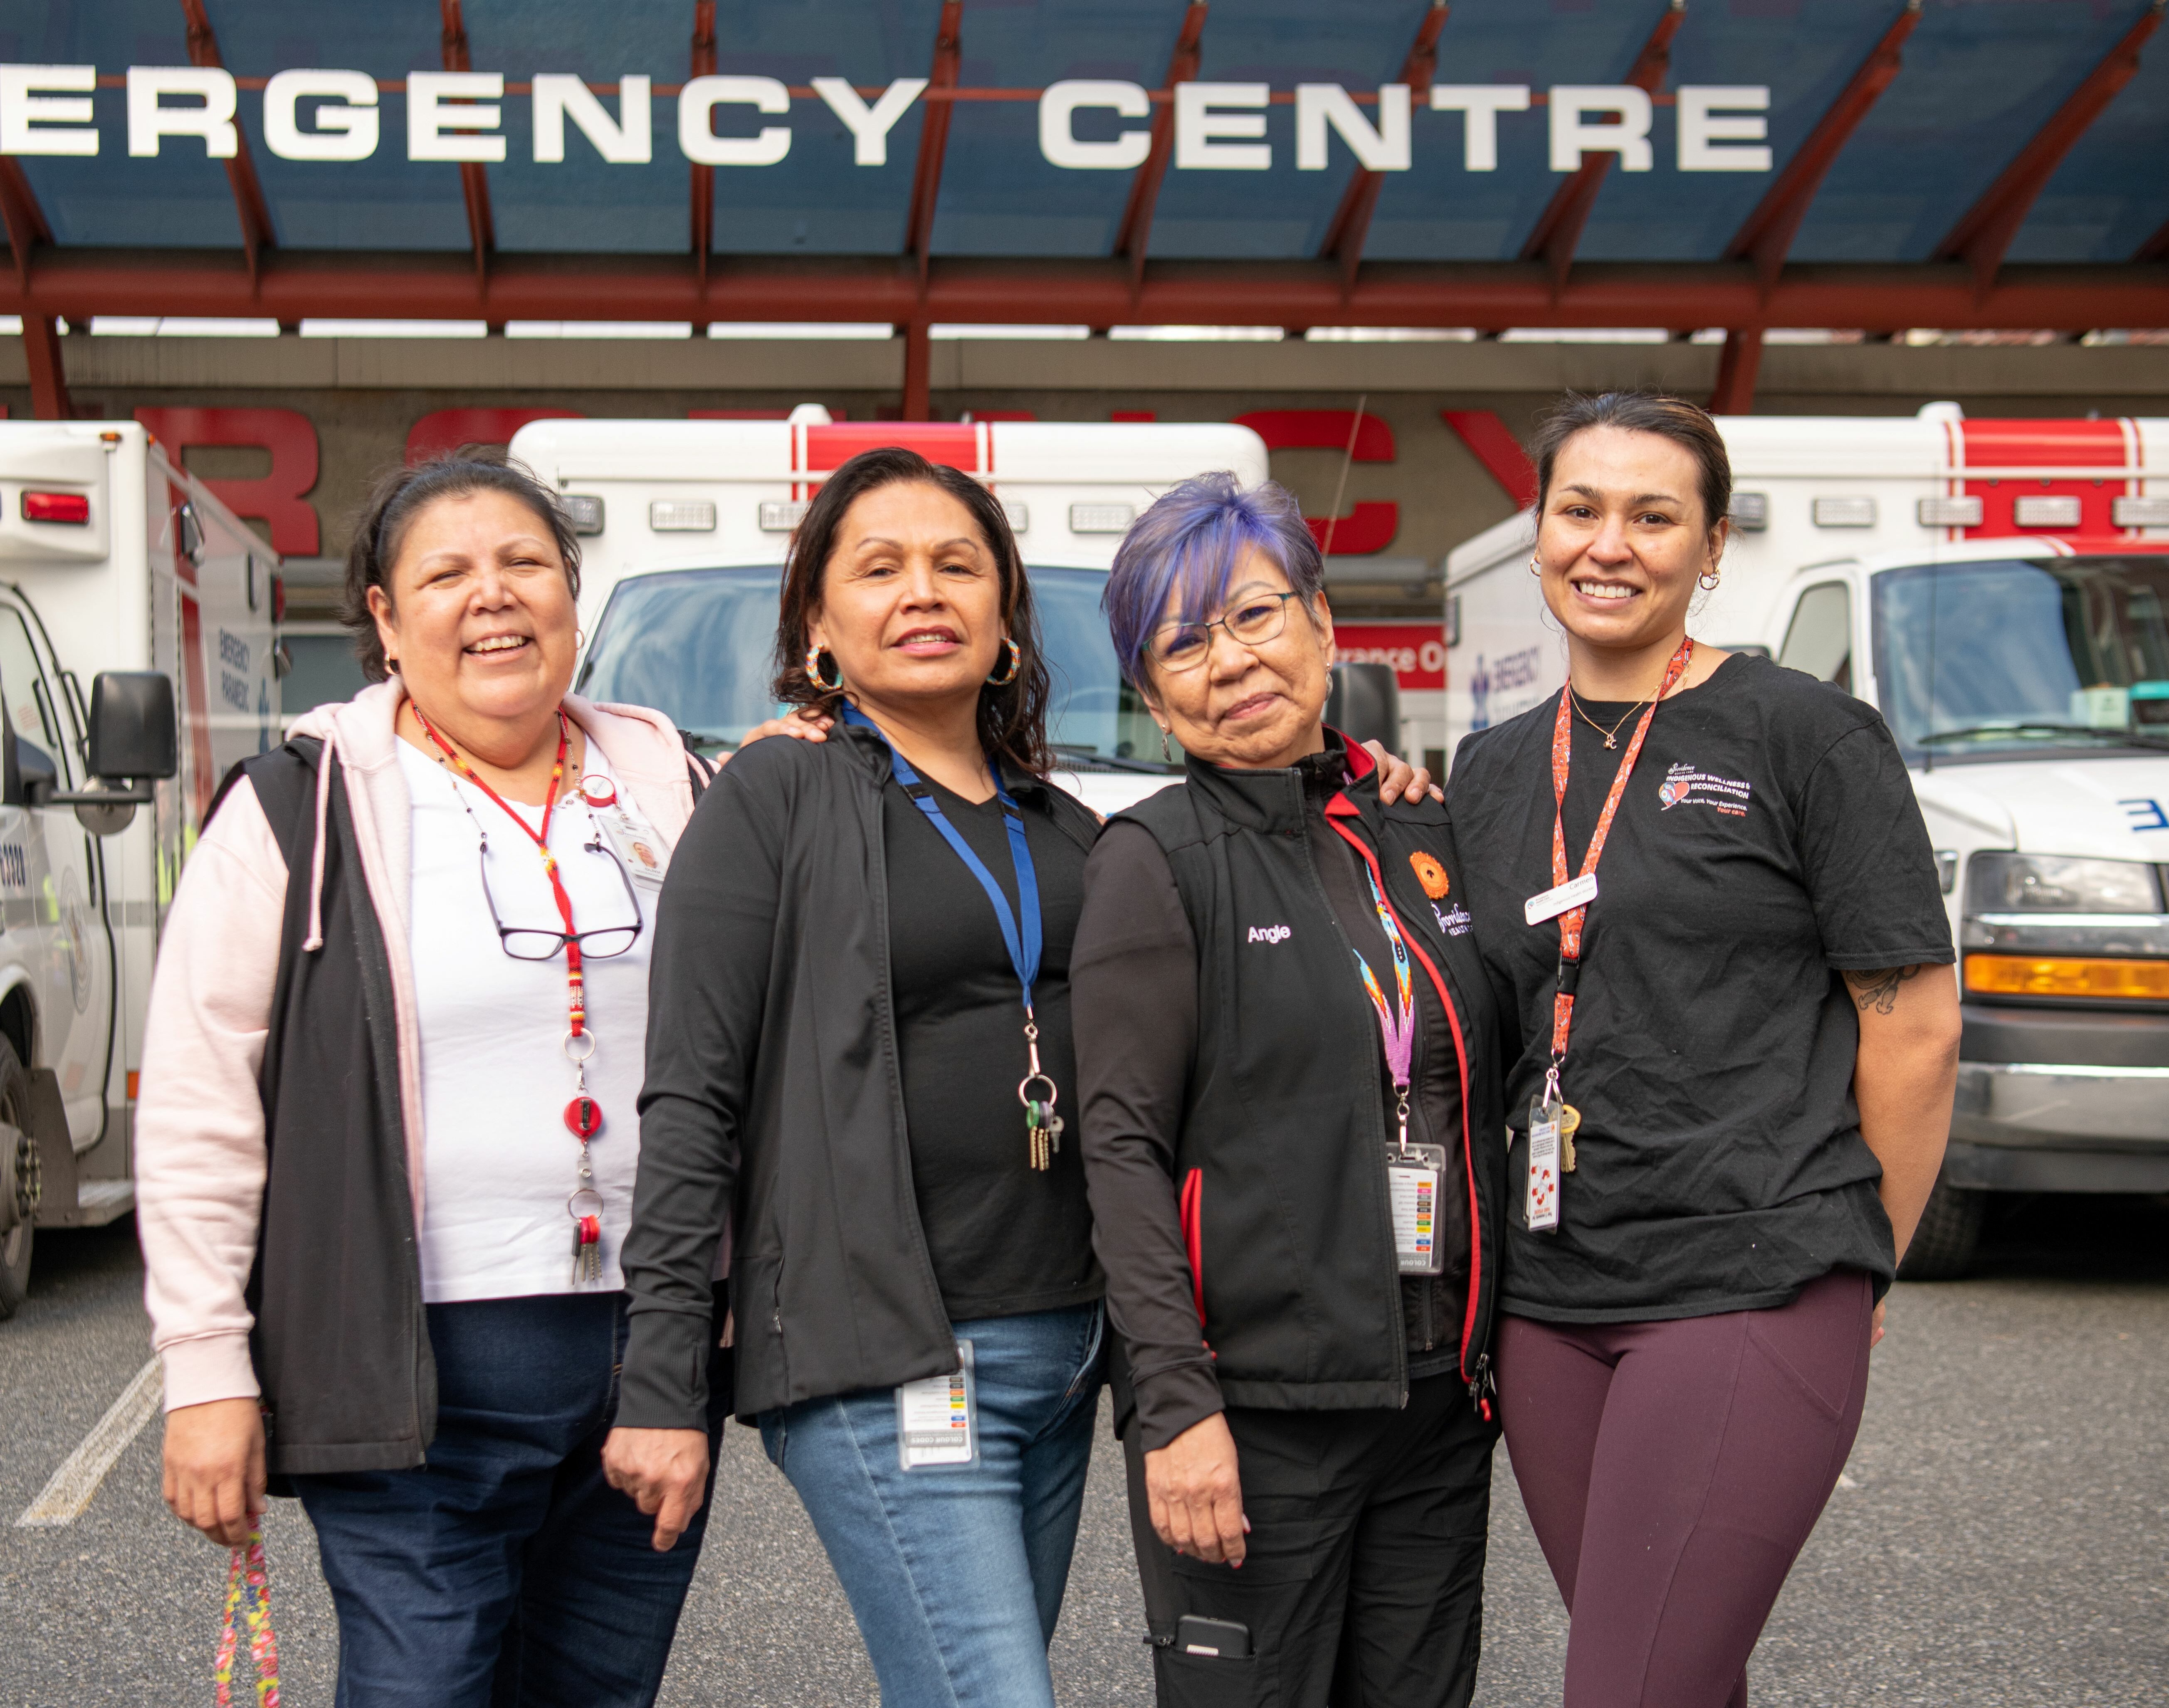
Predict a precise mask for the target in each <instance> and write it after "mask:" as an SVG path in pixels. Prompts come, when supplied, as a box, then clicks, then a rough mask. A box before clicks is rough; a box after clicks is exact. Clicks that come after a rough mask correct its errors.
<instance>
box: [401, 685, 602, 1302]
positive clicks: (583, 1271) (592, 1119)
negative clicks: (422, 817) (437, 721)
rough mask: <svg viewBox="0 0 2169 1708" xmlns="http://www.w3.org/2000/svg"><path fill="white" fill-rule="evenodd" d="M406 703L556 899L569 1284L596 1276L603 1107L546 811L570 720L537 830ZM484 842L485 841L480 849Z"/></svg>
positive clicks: (561, 726) (568, 902)
mask: <svg viewBox="0 0 2169 1708" xmlns="http://www.w3.org/2000/svg"><path fill="white" fill-rule="evenodd" d="M407 703H408V705H413V707H414V719H415V721H416V722H418V723H419V724H420V725H421V726H422V732H423V733H424V735H426V736H428V737H429V739H430V740H431V741H432V742H435V743H436V745H437V750H438V751H439V752H440V753H442V754H443V755H444V756H445V762H446V763H447V764H450V766H451V768H452V769H454V770H456V771H457V772H458V773H459V774H460V775H461V776H462V777H464V778H466V780H467V781H468V782H470V783H472V784H473V785H475V787H476V788H477V789H479V790H482V793H483V794H485V795H488V797H489V798H490V799H491V800H492V801H495V802H496V803H497V804H498V806H499V807H501V808H502V809H503V810H504V816H505V817H507V818H509V819H510V820H511V821H512V822H514V824H516V825H518V826H519V827H520V833H521V834H522V835H524V836H525V837H526V838H527V839H528V840H529V841H530V842H531V843H534V844H535V846H536V849H537V850H538V851H539V852H540V853H541V856H542V872H543V875H544V876H546V878H548V879H549V881H550V893H551V895H552V897H553V898H554V899H555V900H556V902H557V917H558V918H561V919H562V920H563V921H564V922H565V984H566V988H567V992H568V996H567V1006H568V1012H569V1016H570V1018H569V1020H568V1026H567V1030H566V1033H565V1055H566V1056H567V1058H568V1060H569V1061H570V1062H572V1064H573V1100H572V1101H571V1102H570V1103H568V1104H566V1105H565V1126H566V1130H567V1131H569V1132H570V1133H571V1134H572V1135H573V1137H574V1138H576V1139H578V1141H580V1168H579V1177H578V1178H579V1183H580V1184H578V1186H576V1187H575V1188H574V1189H573V1194H572V1196H570V1197H569V1198H568V1199H567V1200H565V1213H566V1214H567V1215H568V1216H571V1217H572V1218H573V1284H574V1285H578V1284H579V1283H580V1282H582V1281H593V1280H599V1279H600V1277H601V1274H602V1239H603V1221H602V1208H603V1200H602V1195H601V1194H600V1193H599V1192H597V1191H596V1190H595V1188H594V1170H593V1168H591V1167H590V1166H589V1154H588V1147H589V1143H590V1142H591V1141H593V1140H594V1136H595V1135H596V1134H597V1133H599V1132H600V1131H602V1125H603V1112H602V1109H601V1108H600V1105H599V1104H597V1103H596V1102H595V1100H594V1099H593V1098H591V1097H589V1095H588V1069H587V1063H588V1060H589V1057H590V1056H593V1055H594V1053H595V1040H594V1034H593V1033H592V1032H590V1031H589V1030H588V1009H587V998H586V995H585V984H586V981H585V977H584V974H583V973H582V971H581V962H580V939H579V937H578V934H577V933H576V930H575V928H574V927H573V897H572V895H571V892H570V891H568V890H567V889H566V888H565V880H564V878H563V877H562V875H560V874H559V872H558V870H557V855H555V854H552V853H551V852H550V815H551V814H552V812H553V811H556V810H557V790H558V789H559V787H560V786H561V785H562V784H563V782H564V780H565V756H566V755H567V753H569V752H570V751H571V750H572V745H573V728H572V725H571V723H570V722H569V721H568V720H567V719H566V716H565V714H564V711H563V710H562V708H561V709H560V710H559V711H558V713H557V762H556V763H555V764H553V765H552V767H551V768H550V790H549V793H548V794H547V795H545V796H544V797H543V801H542V827H541V830H540V831H537V830H536V828H535V827H534V826H532V825H530V823H528V822H527V821H526V820H525V818H523V817H520V814H519V812H518V811H515V810H514V808H513V807H512V806H510V805H509V803H508V802H507V801H505V799H504V796H503V795H499V794H498V792H497V790H494V789H493V788H491V787H490V786H489V785H488V783H486V782H484V781H483V780H482V778H481V777H479V776H478V775H477V774H476V772H475V769H474V767H472V765H470V764H467V762H466V760H465V759H463V758H461V757H460V756H459V754H458V753H456V752H454V751H453V748H452V745H451V743H450V742H447V741H446V740H445V738H444V737H442V736H440V735H439V734H438V733H437V732H436V728H435V726H434V725H432V724H431V723H430V721H429V719H428V718H427V717H425V716H423V713H422V708H421V707H420V706H419V705H415V703H414V701H413V700H408V702H407ZM487 846H488V844H487V843H485V844H484V847H485V849H487Z"/></svg>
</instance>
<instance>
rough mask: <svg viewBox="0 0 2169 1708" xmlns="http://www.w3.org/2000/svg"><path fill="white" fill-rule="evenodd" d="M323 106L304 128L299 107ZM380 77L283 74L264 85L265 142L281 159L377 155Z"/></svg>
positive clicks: (310, 73)
mask: <svg viewBox="0 0 2169 1708" xmlns="http://www.w3.org/2000/svg"><path fill="white" fill-rule="evenodd" d="M310 98H315V99H317V100H319V101H321V102H322V105H320V106H319V107H318V108H317V110H316V115H315V118H314V120H312V123H313V125H314V127H315V128H314V129H312V130H303V129H302V128H301V120H300V117H299V116H298V114H299V108H300V104H301V102H302V101H304V100H306V99H310ZM377 135H378V132H377V113H376V78H375V77H370V76H369V75H368V74H367V73H366V72H312V71H294V72H280V73H279V74H278V75H277V76H276V77H273V78H272V79H271V81H270V82H268V83H266V84H264V141H265V142H266V143H267V144H269V146H270V149H271V152H273V153H274V154H275V155H277V156H278V157H280V159H281V160H366V159H368V158H369V157H370V155H372V154H374V153H376V143H377Z"/></svg>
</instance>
